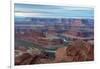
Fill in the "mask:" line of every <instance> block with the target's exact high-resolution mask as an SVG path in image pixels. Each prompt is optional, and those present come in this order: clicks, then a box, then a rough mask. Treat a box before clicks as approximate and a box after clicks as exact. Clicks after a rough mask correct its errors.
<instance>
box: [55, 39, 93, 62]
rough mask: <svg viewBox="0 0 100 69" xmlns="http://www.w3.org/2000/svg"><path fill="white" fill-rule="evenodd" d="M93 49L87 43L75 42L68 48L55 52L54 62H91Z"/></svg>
mask: <svg viewBox="0 0 100 69" xmlns="http://www.w3.org/2000/svg"><path fill="white" fill-rule="evenodd" d="M93 50H94V47H93V45H91V44H90V43H88V42H85V41H82V40H76V41H74V42H72V43H70V44H69V46H68V47H63V48H59V49H58V50H57V51H56V54H55V56H56V58H55V62H72V61H91V60H94V51H93Z"/></svg>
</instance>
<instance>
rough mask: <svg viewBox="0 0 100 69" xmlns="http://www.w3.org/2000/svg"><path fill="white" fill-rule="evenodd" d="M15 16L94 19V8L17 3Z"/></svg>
mask: <svg viewBox="0 0 100 69" xmlns="http://www.w3.org/2000/svg"><path fill="white" fill-rule="evenodd" d="M14 12H15V18H17V19H18V18H25V17H39V18H79V19H93V18H94V9H93V8H91V7H74V6H55V5H39V4H21V3H20V4H18V3H16V4H15V10H14Z"/></svg>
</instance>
